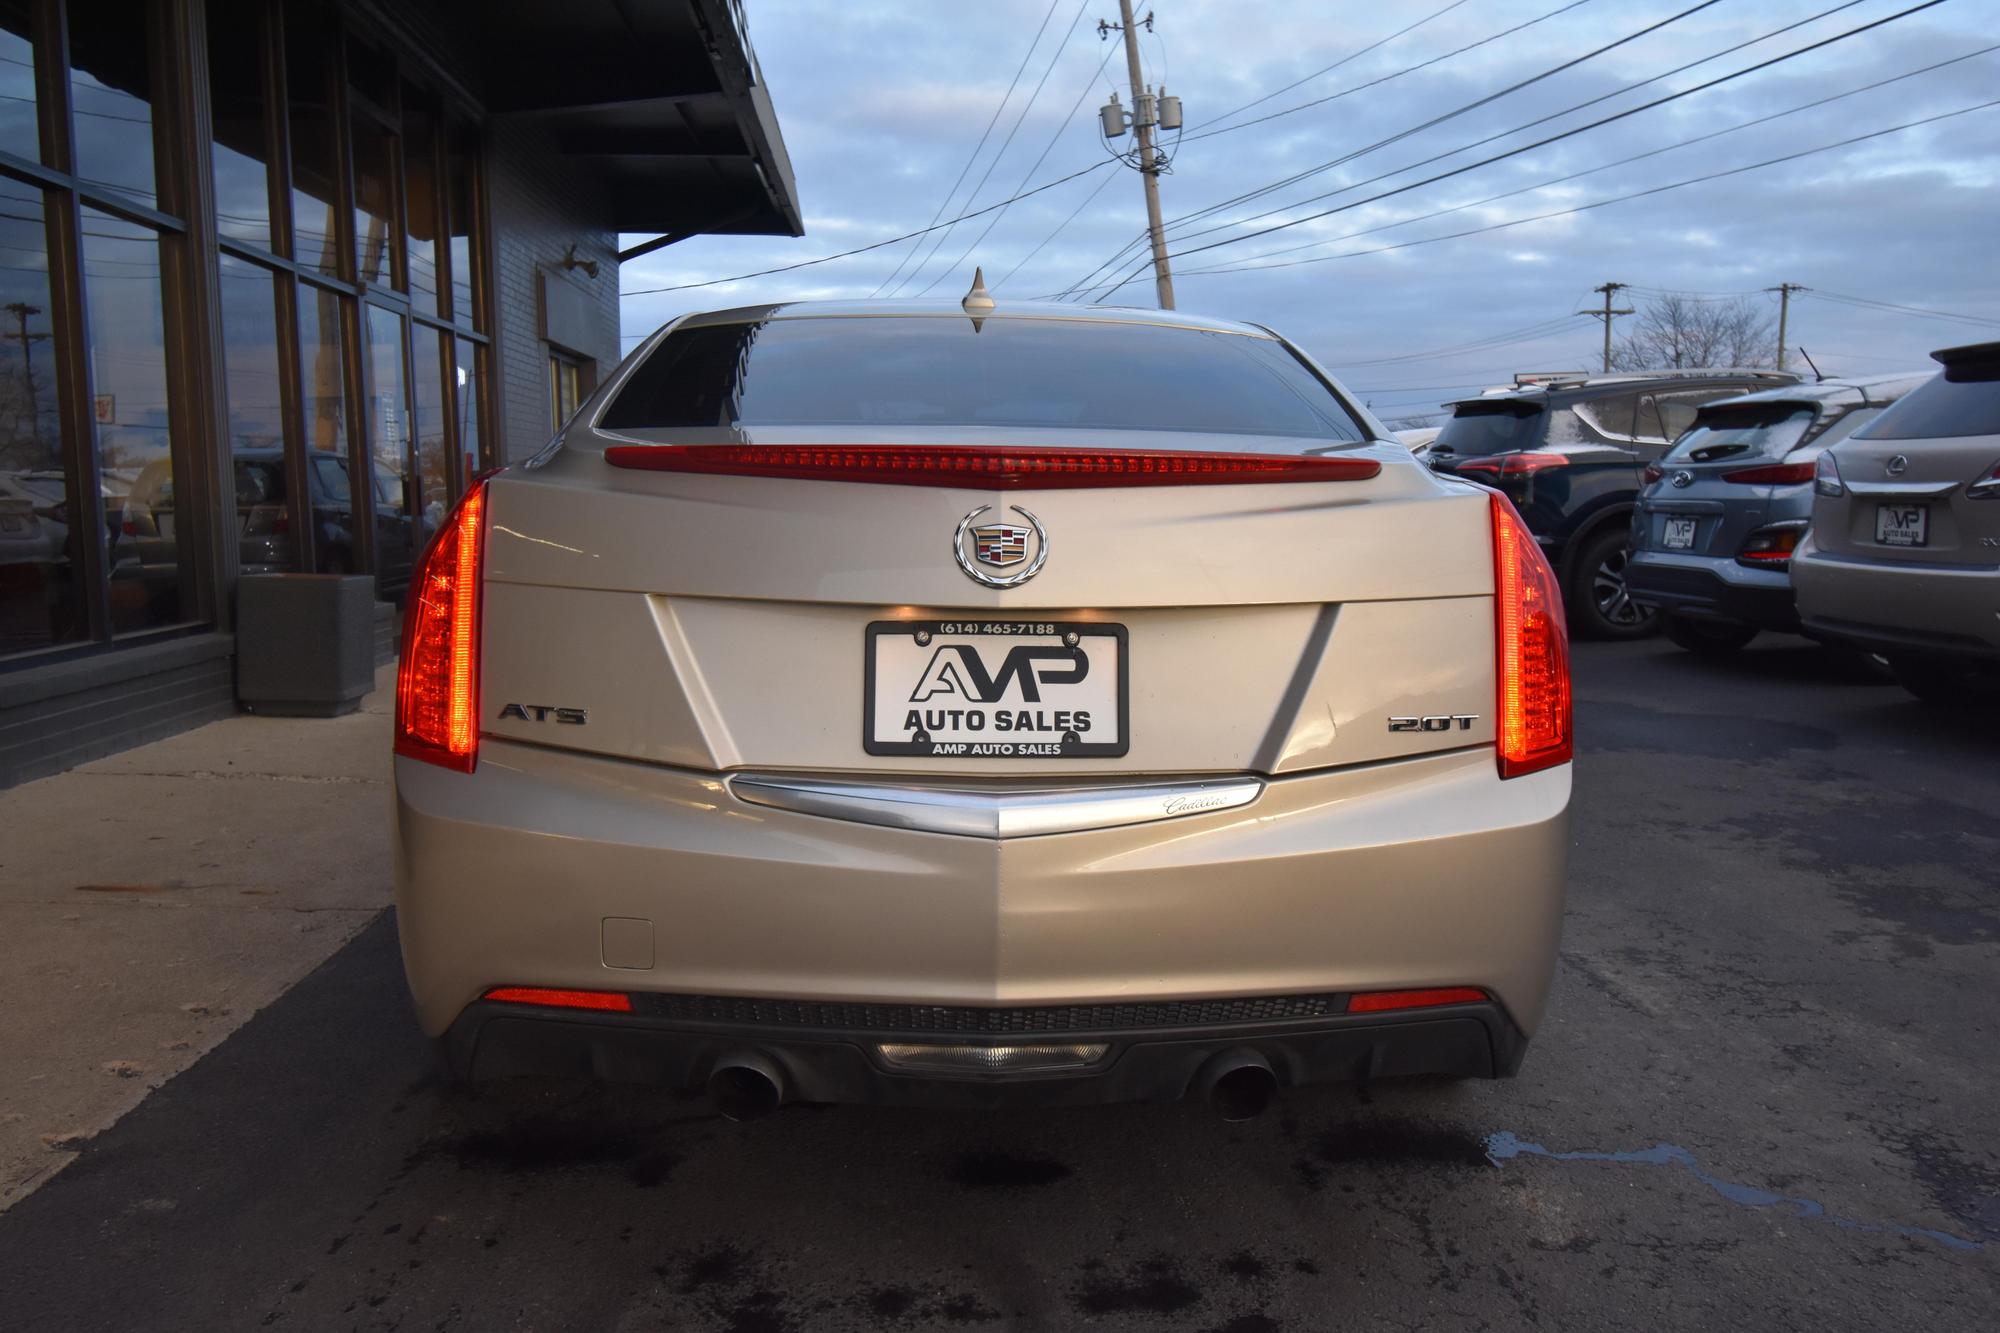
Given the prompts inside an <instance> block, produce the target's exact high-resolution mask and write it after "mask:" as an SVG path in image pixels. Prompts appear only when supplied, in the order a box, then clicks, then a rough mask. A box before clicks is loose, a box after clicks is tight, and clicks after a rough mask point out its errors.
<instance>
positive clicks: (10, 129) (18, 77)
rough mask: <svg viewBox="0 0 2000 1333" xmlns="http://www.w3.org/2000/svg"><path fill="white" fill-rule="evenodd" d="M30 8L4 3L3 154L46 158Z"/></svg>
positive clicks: (0, 22)
mask: <svg viewBox="0 0 2000 1333" xmlns="http://www.w3.org/2000/svg"><path fill="white" fill-rule="evenodd" d="M29 31H30V29H29V26H28V7H27V5H25V4H21V3H18V0H6V2H5V3H0V152H8V153H12V154H14V155H15V156H16V157H25V158H27V159H28V160H29V161H30V162H32V161H34V160H35V159H36V158H38V157H40V156H41V155H42V149H41V117H40V116H39V115H38V114H37V113H36V107H35V47H34V43H33V41H32V40H31V39H30V37H29Z"/></svg>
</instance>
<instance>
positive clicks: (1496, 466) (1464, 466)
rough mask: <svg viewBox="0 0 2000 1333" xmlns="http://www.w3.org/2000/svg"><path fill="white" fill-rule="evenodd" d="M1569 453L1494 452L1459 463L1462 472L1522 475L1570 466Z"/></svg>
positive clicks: (1501, 475) (1502, 475)
mask: <svg viewBox="0 0 2000 1333" xmlns="http://www.w3.org/2000/svg"><path fill="white" fill-rule="evenodd" d="M1568 466H1569V455H1568V454H1540V453H1521V454H1492V455H1489V456H1488V457H1485V458H1474V459H1470V460H1468V461H1466V462H1463V463H1460V464H1459V465H1458V470H1459V471H1460V472H1490V473H1492V474H1493V475H1494V476H1496V477H1521V476H1527V475H1528V474H1530V473H1535V472H1546V471H1548V470H1549V469H1550V468H1552V467H1568Z"/></svg>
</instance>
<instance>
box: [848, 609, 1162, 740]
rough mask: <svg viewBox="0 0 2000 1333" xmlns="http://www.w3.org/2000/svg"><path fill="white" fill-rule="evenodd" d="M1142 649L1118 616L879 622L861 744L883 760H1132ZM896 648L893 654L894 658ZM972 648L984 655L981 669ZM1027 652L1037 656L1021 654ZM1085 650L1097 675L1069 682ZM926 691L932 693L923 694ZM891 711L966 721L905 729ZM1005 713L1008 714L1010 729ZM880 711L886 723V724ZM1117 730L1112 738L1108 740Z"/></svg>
mask: <svg viewBox="0 0 2000 1333" xmlns="http://www.w3.org/2000/svg"><path fill="white" fill-rule="evenodd" d="M1071 634H1074V635H1076V636H1077V641H1076V643H1075V644H1074V645H1070V644H1068V643H1067V642H1066V636H1068V635H1071ZM1130 642H1131V637H1130V635H1129V633H1128V632H1127V630H1126V627H1125V626H1124V625H1122V624H1112V623H1109V622H1106V621H1080V620H1054V621H1051V620H1033V619H1029V618H1025V617H1015V616H965V617H959V618H951V619H938V620H877V621H872V622H870V624H869V625H868V627H867V633H866V636H865V640H864V644H863V648H862V676H863V679H862V688H861V748H862V750H863V751H864V752H865V753H867V754H871V755H894V756H904V757H914V758H924V759H1121V758H1123V757H1124V756H1125V755H1126V753H1127V752H1128V751H1129V750H1130V748H1131V731H1130V728H1131V708H1130V703H1131V654H1130V651H1129V649H1130ZM885 648H886V656H887V657H888V658H889V659H891V660H889V661H887V662H886V663H885V660H884V659H885ZM965 649H970V650H971V651H972V653H973V654H974V655H975V657H976V660H977V662H978V667H977V668H976V669H975V668H974V667H973V665H972V660H971V659H968V658H967V657H966V656H965V653H964V651H963V650H965ZM1018 649H1030V650H1033V651H1030V652H1028V653H1026V654H1022V655H1019V656H1017V655H1016V650H1018ZM947 650H949V652H950V656H949V657H947V656H946V653H947ZM1053 650H1059V651H1060V655H1058V652H1057V651H1053ZM1107 652H1108V654H1109V655H1110V656H1111V657H1112V659H1113V661H1112V662H1111V663H1110V666H1111V667H1112V671H1111V675H1112V677H1113V679H1112V680H1111V681H1109V682H1106V681H1105V680H1104V675H1103V673H1104V668H1105V665H1106V664H1105V663H1104V661H1103V658H1104V656H1105V655H1106V654H1107ZM1077 655H1081V656H1082V657H1083V658H1084V659H1085V660H1084V670H1085V675H1084V676H1083V677H1081V678H1079V679H1077V680H1066V679H1063V677H1064V676H1065V675H1066V674H1068V673H1069V672H1070V671H1072V670H1073V669H1074V668H1073V667H1072V666H1071V665H1070V664H1069V663H1068V662H1066V661H1065V660H1064V659H1065V657H1075V656H1077ZM1038 664H1039V665H1038ZM948 668H949V669H948ZM1092 674H1095V675H1097V680H1096V681H1094V682H1093V681H1091V680H1090V676H1091V675H1092ZM905 682H908V683H907V684H906V683H905ZM1107 684H1108V685H1109V689H1108V690H1107V688H1106V686H1107ZM1086 685H1088V688H1087V689H1085V688H1080V687H1083V686H1086ZM920 692H924V693H925V697H923V698H918V697H916V696H917V695H918V694H919V693H920ZM968 693H969V694H970V695H971V696H972V697H970V698H968V697H967V694H968ZM989 695H990V697H986V696H989ZM1030 696H1032V697H1030ZM1107 698H1109V699H1110V700H1111V701H1112V705H1113V713H1114V716H1113V718H1112V719H1111V722H1112V725H1111V726H1110V727H1109V728H1107V727H1106V725H1105V719H1104V718H1103V717H1102V715H1101V714H1102V708H1103V701H1105V700H1106V699H1107ZM925 704H931V705H932V706H931V707H930V708H929V709H926V708H925ZM891 710H893V712H901V713H903V714H904V715H905V719H904V720H905V721H907V720H908V715H909V714H910V713H911V712H912V711H914V712H915V713H917V714H918V716H919V720H920V721H921V720H922V719H923V717H924V716H925V715H926V714H931V715H943V714H950V713H952V712H953V711H954V710H956V712H957V713H958V714H959V715H960V716H959V717H958V718H956V719H954V722H953V723H952V724H948V725H946V726H944V727H941V728H938V729H937V733H936V734H933V732H932V731H931V730H929V729H919V730H914V731H912V730H910V729H908V728H907V727H904V726H898V725H896V724H895V722H894V721H892V720H891V716H892V715H893V713H892V712H891ZM975 711H976V712H977V713H979V715H980V716H981V717H982V718H983V719H984V721H983V722H982V723H981V725H979V726H978V727H977V728H974V727H972V726H970V725H969V719H970V715H971V714H972V713H974V712H975ZM1079 711H1081V712H1082V713H1084V714H1087V715H1088V716H1086V717H1085V718H1083V719H1082V720H1083V721H1085V722H1086V723H1087V725H1086V726H1085V727H1083V728H1077V727H1075V726H1073V725H1072V726H1071V727H1070V728H1069V730H1067V731H1064V730H1060V729H1057V728H1056V726H1055V724H1056V723H1057V722H1059V721H1068V722H1071V723H1074V722H1075V721H1077V720H1078V719H1077V718H1076V716H1075V715H1076V714H1077V713H1078V712H1079ZM1001 712H1005V713H1007V714H1008V718H1007V722H1006V725H1005V729H1004V730H1003V729H1002V725H1001V723H1000V721H999V718H998V714H999V713H1001ZM885 713H888V714H890V716H884V714H885ZM1062 715H1069V716H1067V717H1066V718H1065V717H1064V716H1062ZM878 716H882V717H883V722H884V725H883V726H882V727H880V728H878V727H877V725H876V722H877V718H878ZM1024 718H1025V719H1026V720H1027V721H1029V722H1031V723H1033V726H1032V727H1031V728H1029V729H1027V730H1022V729H1020V727H1019V726H1018V725H1017V724H1019V723H1020V722H1021V721H1023V719H1024ZM1107 731H1108V732H1109V737H1110V738H1109V739H1099V738H1100V737H1103V736H1105V735H1106V733H1107ZM1024 737H1025V738H1026V739H1024Z"/></svg>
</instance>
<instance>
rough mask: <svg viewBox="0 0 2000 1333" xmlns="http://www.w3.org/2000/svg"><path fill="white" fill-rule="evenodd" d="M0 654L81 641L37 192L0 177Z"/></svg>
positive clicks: (80, 528)
mask: <svg viewBox="0 0 2000 1333" xmlns="http://www.w3.org/2000/svg"><path fill="white" fill-rule="evenodd" d="M0 255H5V256H6V260H5V262H4V264H0V339H4V341H0V654H6V653H16V652H23V651H27V650H31V649H35V648H44V647H48V646H49V645H51V644H59V643H68V642H72V641H74V640H77V639H81V638H83V637H84V636H85V634H86V633H87V632H88V629H89V625H88V622H87V620H86V618H85V614H84V601H83V587H82V584H81V582H80V581H79V571H80V569H81V567H82V562H81V561H80V560H79V559H77V558H76V554H75V552H74V551H73V550H72V546H73V544H74V543H75V542H77V541H80V540H81V539H82V536H83V533H84V532H86V531H88V530H89V527H90V524H89V522H88V520H87V519H86V520H84V521H81V522H79V521H78V520H77V519H76V518H75V517H74V511H75V510H76V509H77V505H76V503H75V498H74V496H73V495H72V493H71V489H70V485H69V479H68V477H67V476H66V475H65V473H64V471H63V451H62V427H61V425H60V424H59V423H58V421H57V420H56V375H55V357H54V354H53V352H52V351H51V349H50V347H49V340H50V338H51V336H52V333H51V330H52V329H53V327H54V325H53V321H52V319H51V315H50V311H51V310H52V309H53V303H52V302H51V301H50V300H49V280H48V245H47V233H46V230H45V221H44V218H43V214H42V195H41V191H39V190H33V189H29V188H28V187H26V186H24V185H22V184H20V183H19V182H16V181H12V180H5V179H0Z"/></svg>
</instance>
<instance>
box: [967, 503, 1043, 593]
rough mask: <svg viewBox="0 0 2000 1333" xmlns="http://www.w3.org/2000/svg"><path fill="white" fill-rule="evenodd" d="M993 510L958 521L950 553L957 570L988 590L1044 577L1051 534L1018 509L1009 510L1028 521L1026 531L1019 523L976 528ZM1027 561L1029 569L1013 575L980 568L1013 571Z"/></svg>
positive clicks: (987, 507) (985, 508)
mask: <svg viewBox="0 0 2000 1333" xmlns="http://www.w3.org/2000/svg"><path fill="white" fill-rule="evenodd" d="M992 508H993V506H992V505H981V506H979V508H977V509H975V510H973V511H972V512H971V513H969V514H967V515H966V516H965V517H964V518H961V519H960V520H958V530H957V531H956V532H954V533H953V534H952V538H951V553H952V555H953V556H954V557H956V558H957V560H958V567H959V568H960V569H962V570H964V571H965V576H966V577H967V578H969V579H971V580H972V581H973V582H974V583H982V584H984V585H986V586H987V587H989V588H1014V587H1018V586H1020V585H1021V584H1023V583H1026V582H1027V581H1028V580H1029V579H1031V578H1033V577H1035V575H1037V574H1039V573H1041V572H1042V566H1043V565H1045V564H1047V563H1048V559H1049V534H1048V532H1047V531H1046V530H1045V529H1044V528H1043V527H1042V521H1041V520H1040V519H1038V518H1036V517H1035V516H1034V515H1033V514H1031V513H1029V512H1028V511H1027V510H1025V509H1023V508H1021V506H1019V505H1009V506H1008V508H1010V509H1012V510H1013V511H1014V512H1015V513H1017V514H1019V515H1020V516H1021V517H1022V518H1025V519H1027V520H1028V524H1029V526H1027V527H1025V528H1024V527H1022V526H1021V525H1020V524H1018V523H982V524H980V525H979V526H978V527H974V526H973V521H974V520H975V519H977V518H978V517H979V516H980V515H981V514H984V513H986V512H987V511H988V510H990V509H992ZM1031 551H1032V552H1033V554H1032V556H1031V555H1030V552H1031ZM1024 560H1025V561H1027V565H1028V567H1027V568H1026V569H1023V570H1019V571H1017V572H1015V573H1012V574H989V573H987V572H986V570H985V569H982V568H980V566H982V565H985V566H990V567H991V568H993V569H1010V568H1012V567H1013V566H1015V565H1018V564H1020V563H1021V562H1022V561H1024ZM975 562H977V563H975Z"/></svg>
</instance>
